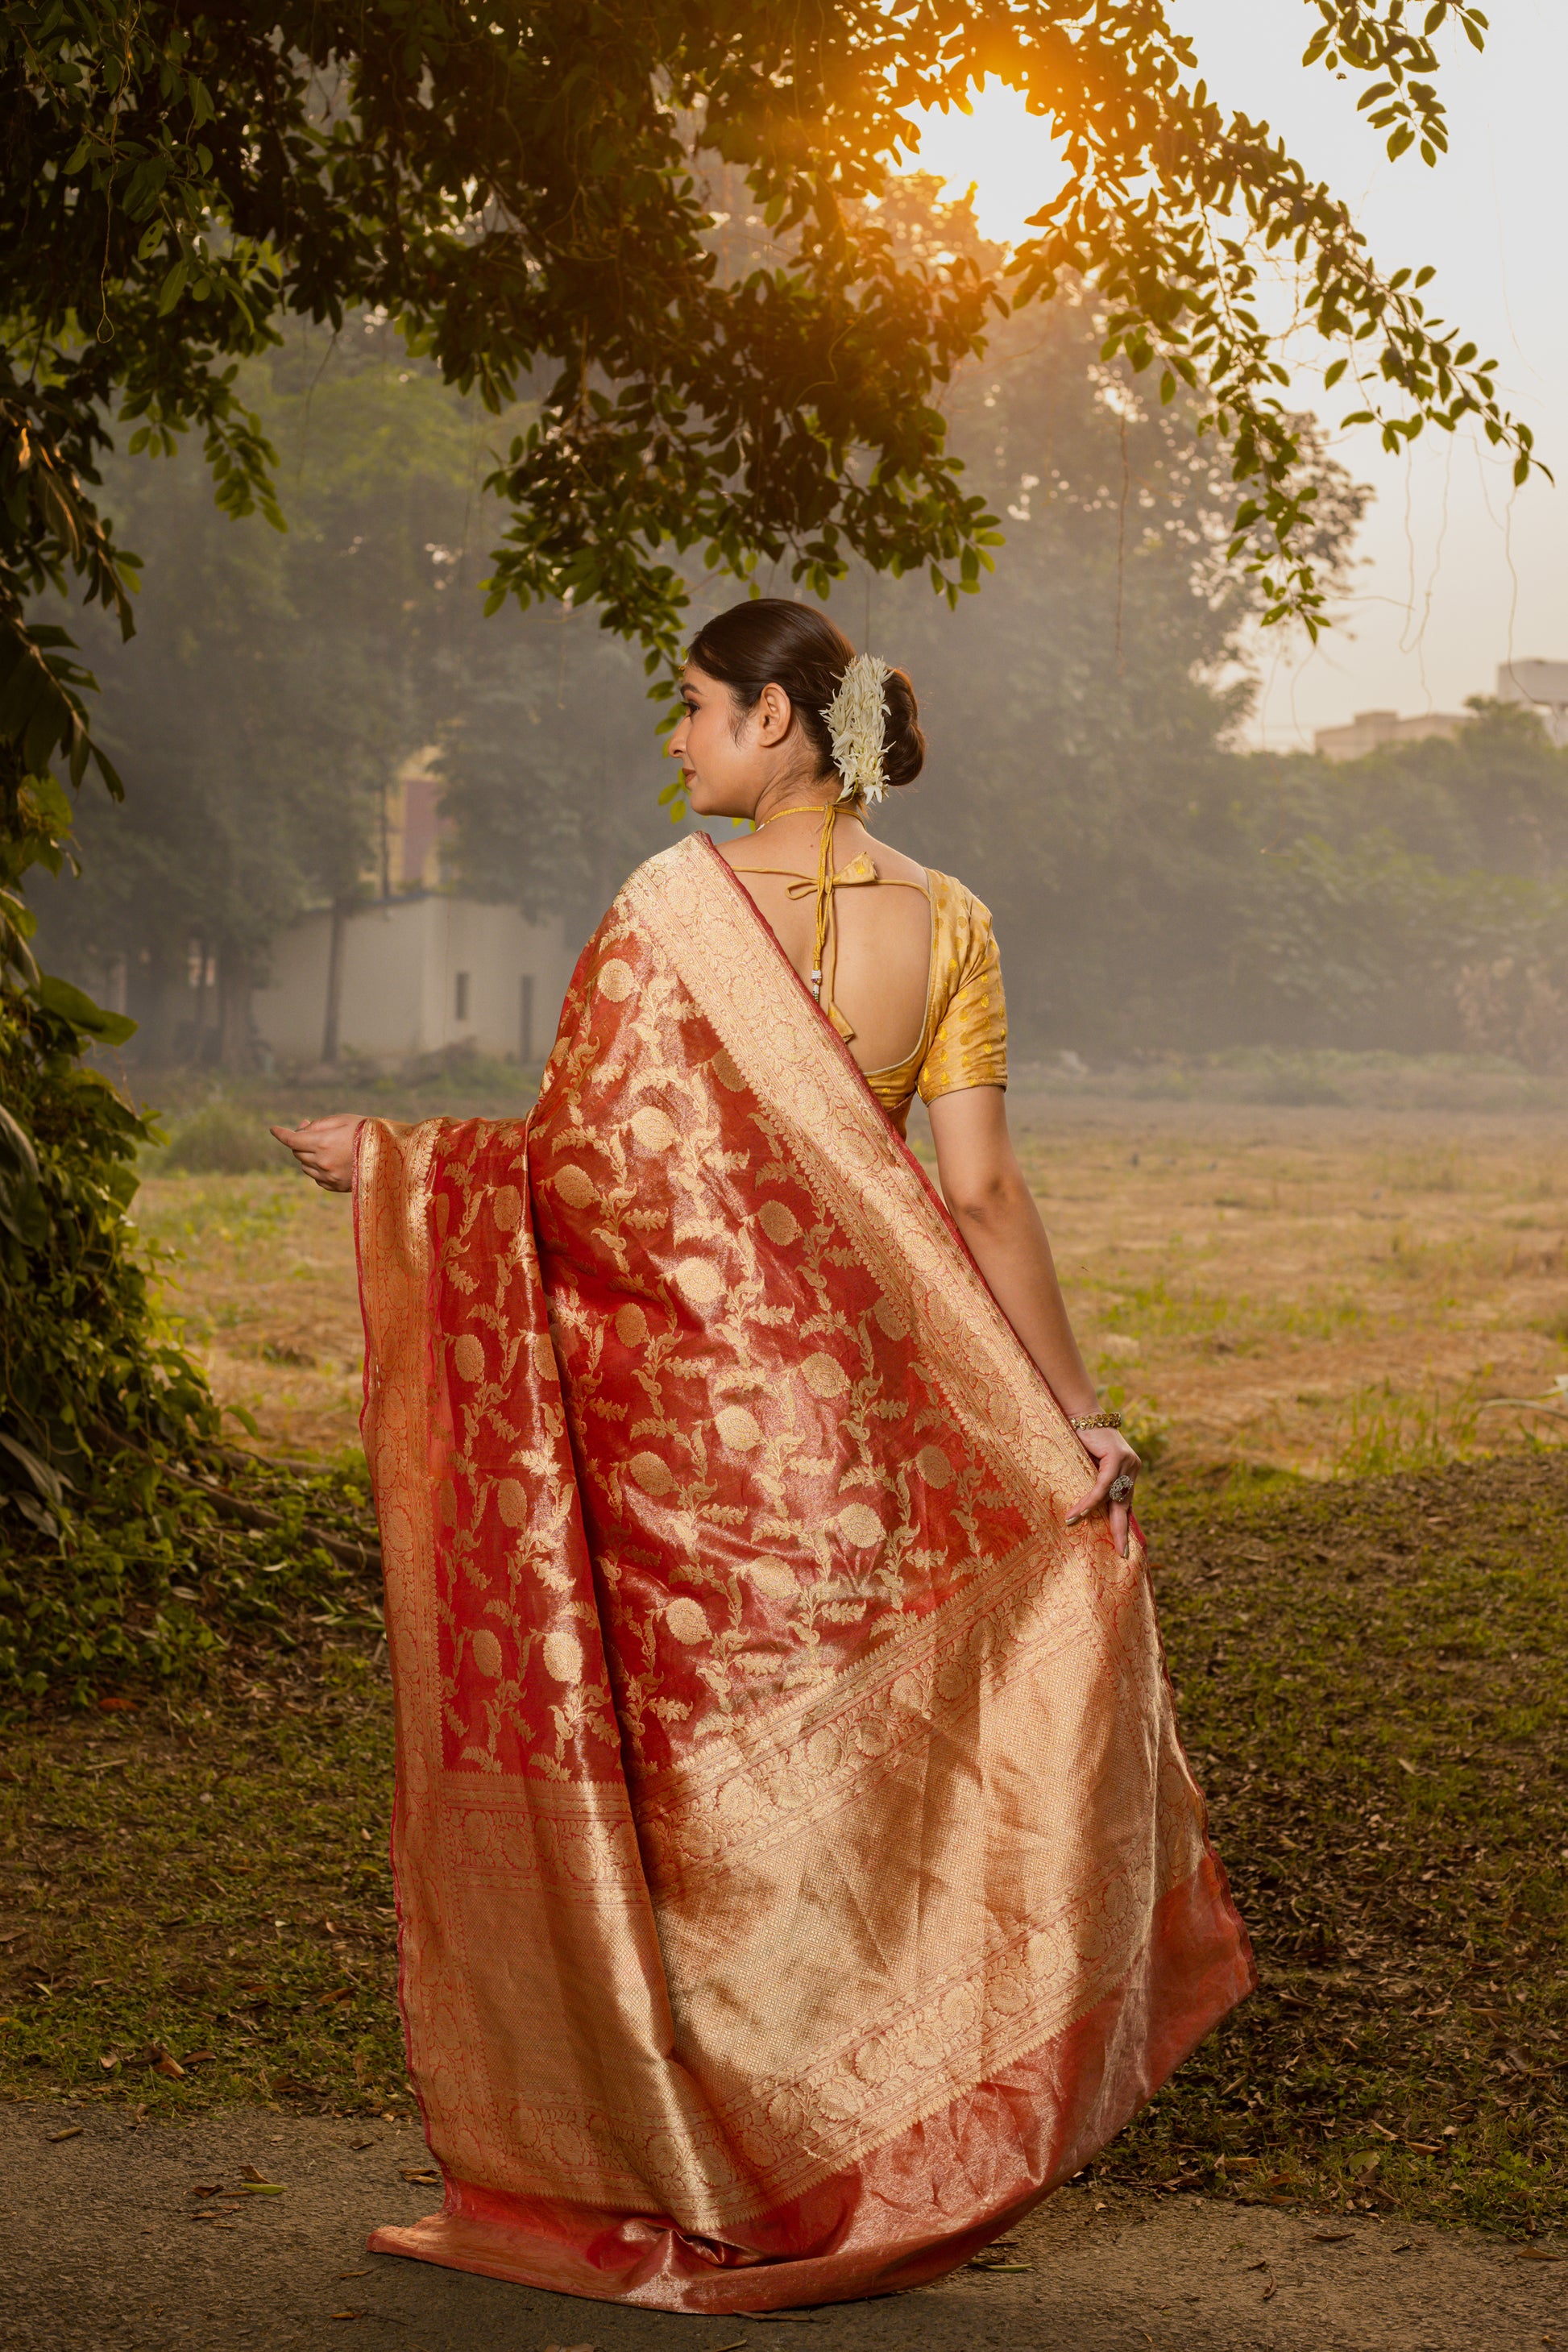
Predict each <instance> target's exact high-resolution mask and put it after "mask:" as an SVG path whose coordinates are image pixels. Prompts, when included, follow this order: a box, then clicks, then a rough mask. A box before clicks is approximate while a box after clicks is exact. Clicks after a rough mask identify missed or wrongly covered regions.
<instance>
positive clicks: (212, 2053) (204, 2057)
mask: <svg viewBox="0 0 1568 2352" xmlns="http://www.w3.org/2000/svg"><path fill="white" fill-rule="evenodd" d="M216 2056H217V2052H216V2050H193V2051H192V2052H191V2054H190V2056H189V2057H188V2058H187V2059H186V2061H185V2063H186V2065H187V2066H210V2065H211V2064H212V2063H214V2061H215V2059H216Z"/></svg>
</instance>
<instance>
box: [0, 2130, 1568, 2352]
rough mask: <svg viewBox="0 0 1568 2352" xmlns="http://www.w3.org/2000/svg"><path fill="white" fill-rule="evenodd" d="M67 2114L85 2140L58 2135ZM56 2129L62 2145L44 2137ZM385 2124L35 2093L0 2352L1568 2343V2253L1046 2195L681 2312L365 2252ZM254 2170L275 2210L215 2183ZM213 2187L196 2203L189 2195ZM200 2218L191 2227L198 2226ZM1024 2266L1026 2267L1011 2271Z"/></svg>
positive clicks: (1277, 2349) (1084, 2193)
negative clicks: (790, 2298) (834, 2288)
mask: <svg viewBox="0 0 1568 2352" xmlns="http://www.w3.org/2000/svg"><path fill="white" fill-rule="evenodd" d="M78 2125H79V2129H77V2128H75V2127H76V2126H78ZM67 2132H69V2133H71V2135H72V2136H71V2137H68V2138H61V2137H57V2136H58V2135H59V2134H62V2133H67ZM427 2161H428V2159H427V2158H426V2151H425V2148H424V2145H423V2143H422V2141H421V2140H420V2139H419V2137H417V2136H416V2134H414V2133H412V2132H410V2131H408V2130H406V2129H401V2128H397V2127H394V2126H387V2125H384V2124H381V2125H373V2126H365V2125H363V2124H352V2123H347V2122H342V2121H337V2120H332V2121H317V2120H310V2119H300V2118H291V2117H289V2116H281V2115H278V2114H275V2113H273V2112H271V2111H269V2110H263V2109H257V2108H232V2109H227V2110H225V2111H221V2112H218V2113H216V2114H214V2115H211V2116H204V2117H203V2118H201V2119H200V2120H199V2121H197V2122H195V2123H192V2124H188V2125H184V2126H155V2125H150V2124H149V2125H143V2126H139V2127H138V2126H132V2125H131V2124H129V2123H128V2121H127V2119H126V2116H125V2114H124V2111H123V2110H122V2109H121V2110H110V2109H98V2110H91V2111H84V2110H83V2109H82V2108H81V2107H79V2106H78V2107H69V2106H65V2105H60V2104H58V2103H55V2102H50V2103H48V2104H47V2105H46V2104H43V2103H41V2102H39V2103H33V2102H26V2103H22V2104H19V2105H14V2106H11V2107H8V2108H5V2109H4V2110H0V2220H3V2221H5V2224H6V2227H5V2231H4V2236H3V2241H0V2242H3V2247H4V2251H3V2252H0V2345H5V2346H7V2347H10V2346H15V2347H20V2348H21V2352H44V2347H48V2352H132V2347H136V2352H143V2347H144V2352H163V2347H192V2348H193V2352H195V2347H200V2352H238V2348H239V2347H249V2346H264V2345H265V2346H269V2347H270V2346H276V2347H279V2352H284V2347H296V2346H310V2347H314V2346H316V2345H318V2344H339V2343H344V2344H350V2345H352V2344H353V2342H354V2341H355V2340H356V2335H357V2338H363V2339H365V2340H368V2341H370V2342H372V2343H376V2344H384V2345H387V2346H389V2347H395V2352H481V2347H482V2352H549V2347H568V2352H590V2347H592V2352H729V2347H738V2346H740V2345H742V2343H745V2342H746V2341H747V2339H750V2352H759V2347H762V2346H763V2345H764V2344H765V2343H766V2341H767V2338H766V2336H765V2335H764V2332H763V2331H764V2328H765V2327H767V2326H796V2327H810V2328H812V2329H813V2330H814V2331H815V2332H814V2334H813V2336H812V2337H811V2338H810V2343H811V2347H812V2352H950V2347H951V2352H959V2347H963V2352H968V2347H977V2346H984V2345H992V2344H995V2345H1006V2346H1008V2347H1015V2346H1016V2347H1026V2352H1143V2347H1145V2346H1151V2347H1155V2352H1254V2347H1258V2352H1262V2347H1268V2352H1450V2347H1451V2348H1452V2352H1461V2347H1463V2352H1534V2347H1542V2346H1545V2347H1551V2346H1552V2345H1553V2344H1554V2343H1556V2344H1560V2345H1563V2346H1565V2347H1568V2315H1565V2312H1564V2304H1565V2301H1568V2298H1565V2295H1564V2289H1565V2287H1568V2261H1564V2262H1563V2263H1560V2264H1559V2263H1548V2262H1542V2261H1538V2260H1531V2259H1528V2258H1524V2257H1521V2253H1520V2252H1519V2250H1518V2249H1516V2248H1513V2247H1510V2246H1507V2245H1501V2244H1499V2243H1497V2242H1489V2241H1487V2240H1483V2239H1480V2238H1478V2237H1475V2236H1472V2235H1468V2234H1461V2233H1453V2234H1448V2233H1439V2232H1436V2231H1420V2230H1416V2231H1407V2230H1405V2229H1404V2228H1402V2227H1400V2226H1399V2225H1397V2224H1394V2223H1390V2222H1384V2221H1370V2220H1367V2221H1359V2220H1358V2221H1342V2222H1341V2221H1322V2220H1320V2219H1317V2218H1315V2217H1312V2216H1310V2215H1307V2214H1304V2213H1300V2212H1281V2211H1276V2210H1264V2209H1257V2208H1247V2207H1240V2206H1237V2205H1235V2204H1233V2203H1224V2204H1221V2203H1215V2202H1212V2201H1209V2200H1204V2199H1201V2198H1195V2197H1184V2196H1183V2197H1172V2198H1158V2197H1155V2198H1142V2197H1131V2196H1127V2195H1117V2194H1114V2193H1112V2194H1110V2195H1109V2196H1106V2195H1103V2194H1102V2193H1101V2192H1100V2191H1099V2190H1097V2189H1095V2188H1093V2187H1089V2188H1083V2189H1068V2190H1065V2191H1064V2192H1063V2193H1062V2194H1061V2195H1060V2196H1059V2197H1058V2198H1056V2199H1054V2200H1052V2202H1051V2203H1050V2204H1049V2205H1047V2206H1046V2207H1045V2208H1044V2209H1043V2210H1042V2211H1041V2212H1040V2213H1038V2214H1037V2215H1036V2216H1035V2217H1034V2219H1033V2220H1031V2221H1029V2222H1027V2223H1026V2225H1025V2226H1024V2228H1023V2229H1022V2230H1021V2231H1019V2232H1018V2233H1017V2238H1016V2249H1017V2251H1016V2253H1014V2254H1012V2255H1011V2256H1010V2257H1009V2259H1010V2260H1012V2261H1013V2262H1016V2263H1018V2264H1019V2265H1020V2267H1018V2268H1016V2269H1013V2270H1007V2271H1001V2272H998V2273H994V2274H992V2275H984V2274H982V2273H978V2272H976V2271H973V2270H968V2271H961V2272H960V2273H958V2274H957V2275H956V2276H955V2277H952V2278H949V2279H944V2280H942V2281H941V2282H939V2284H936V2285H935V2286H931V2287H927V2288H924V2289H922V2290H921V2291H920V2292H919V2293H918V2294H909V2295H903V2296H899V2297H894V2298H889V2299H888V2300H885V2301H880V2302H876V2303H862V2304H842V2305H836V2306H832V2307H829V2308H826V2309H823V2310H819V2311H816V2312H803V2313H798V2314H793V2315H786V2316H784V2318H782V2319H776V2320H773V2321H771V2322H763V2321H758V2320H754V2319H753V2320H743V2319H739V2320H738V2319H687V2318H677V2317H671V2316H669V2315H666V2314H663V2313H651V2312H642V2311H632V2310H626V2309H617V2308H615V2307H613V2306H611V2305H606V2304H595V2303H584V2302H578V2301H575V2300H574V2299H570V2298H567V2297H563V2296H559V2295H552V2294H542V2293H537V2292H535V2291H534V2290H532V2289H531V2288H525V2287H512V2286H503V2285H500V2284H496V2283H495V2282H494V2281H491V2280H489V2279H480V2278H469V2277H467V2276H464V2275H462V2274H460V2273H455V2272H450V2271H438V2270H434V2269H432V2268H430V2267H428V2266H427V2265H426V2264H424V2263H406V2262H400V2261H396V2260H385V2259H381V2258H377V2257H374V2256H372V2255H368V2254H366V2253H365V2252H364V2251H363V2246H364V2238H365V2232H366V2231H367V2230H368V2229H369V2228H370V2227H371V2226H372V2225H373V2224H374V2223H375V2222H378V2221H408V2220H412V2219H413V2218H414V2217H415V2216H416V2214H418V2213H420V2212H423V2211H427V2210H429V2208H430V2205H431V2203H432V2201H433V2200H432V2193H431V2191H430V2189H428V2188H426V2187H423V2186H421V2185H419V2184H417V2183H414V2182H409V2181H407V2180H405V2179H404V2178H403V2175H404V2172H405V2170H415V2169H418V2168H422V2167H423V2166H424V2165H425V2164H426V2163H427ZM246 2164H250V2165H253V2166H255V2167H256V2168H257V2169H258V2171H260V2172H262V2173H264V2174H265V2175H266V2176H267V2178H268V2179H269V2180H272V2181H278V2182H281V2183H282V2184H283V2193H282V2195H281V2196H277V2197H247V2198H245V2199H244V2200H243V2203H242V2205H241V2210H236V2211H233V2212H232V2214H231V2212H230V2211H229V2210H226V2208H229V2207H232V2206H234V2205H236V2204H238V2203H240V2200H238V2199H237V2198H227V2197H225V2196H223V2195H220V2194H217V2193H216V2189H215V2184H222V2186H223V2187H224V2188H225V2189H235V2186H236V2184H237V2181H238V2179H240V2168H241V2167H242V2166H243V2165H246ZM197 2186H200V2187H202V2188H204V2189H206V2190H207V2192H208V2193H207V2194H206V2195H205V2196H202V2197H195V2196H193V2195H192V2193H191V2192H192V2190H193V2189H194V2188H195V2187H197ZM214 2213H216V2214H217V2215H218V2216H219V2218H218V2219H216V2220H204V2221H196V2220H193V2218H192V2216H193V2214H204V2215H205V2214H214ZM1024 2265H1027V2267H1023V2266H1024Z"/></svg>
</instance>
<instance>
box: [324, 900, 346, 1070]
mask: <svg viewBox="0 0 1568 2352" xmlns="http://www.w3.org/2000/svg"><path fill="white" fill-rule="evenodd" d="M348 927H349V901H348V900H347V899H346V898H334V899H333V900H332V928H331V933H330V934H329V937H328V940H327V1005H326V1013H325V1017H324V1018H323V1020H322V1023H321V1059H322V1061H323V1062H324V1063H325V1064H326V1065H327V1066H328V1068H329V1069H331V1066H333V1064H334V1063H335V1062H336V1061H337V1058H338V1017H339V1014H340V1013H341V1012H342V1001H343V941H344V939H345V937H346V936H347V932H348Z"/></svg>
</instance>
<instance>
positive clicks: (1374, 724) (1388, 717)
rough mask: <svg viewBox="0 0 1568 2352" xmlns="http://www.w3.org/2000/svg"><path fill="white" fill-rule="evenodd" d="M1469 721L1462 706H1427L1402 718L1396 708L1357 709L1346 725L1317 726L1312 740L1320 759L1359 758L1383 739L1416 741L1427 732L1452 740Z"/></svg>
mask: <svg viewBox="0 0 1568 2352" xmlns="http://www.w3.org/2000/svg"><path fill="white" fill-rule="evenodd" d="M1469 723H1470V721H1469V714H1468V711H1463V710H1427V711H1423V712H1422V713H1420V715H1419V716H1418V717H1416V718H1414V719H1401V717H1400V716H1399V713H1398V712H1397V710H1358V711H1357V712H1356V715H1355V717H1354V718H1353V719H1352V720H1351V723H1350V725H1349V726H1348V727H1320V728H1319V730H1318V731H1317V733H1316V734H1315V735H1314V736H1313V738H1312V744H1313V748H1314V750H1315V751H1317V753H1318V756H1319V758H1320V759H1323V760H1361V759H1364V757H1365V756H1366V754H1367V752H1369V751H1381V750H1382V749H1383V747H1384V744H1385V743H1419V742H1422V741H1423V740H1425V739H1426V737H1427V736H1429V735H1442V736H1446V737H1447V740H1448V741H1449V742H1452V741H1453V739H1454V737H1455V736H1456V735H1458V732H1459V730H1460V729H1461V728H1462V727H1468V725H1469Z"/></svg>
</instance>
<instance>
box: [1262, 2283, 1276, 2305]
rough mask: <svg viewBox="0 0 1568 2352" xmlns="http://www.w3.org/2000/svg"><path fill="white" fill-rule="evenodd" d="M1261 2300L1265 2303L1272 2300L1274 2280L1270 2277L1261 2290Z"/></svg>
mask: <svg viewBox="0 0 1568 2352" xmlns="http://www.w3.org/2000/svg"><path fill="white" fill-rule="evenodd" d="M1263 2300H1264V2302H1265V2303H1272V2302H1273V2300H1274V2282H1273V2280H1272V2279H1270V2280H1269V2282H1268V2285H1267V2286H1266V2287H1265V2288H1264V2290H1263Z"/></svg>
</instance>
